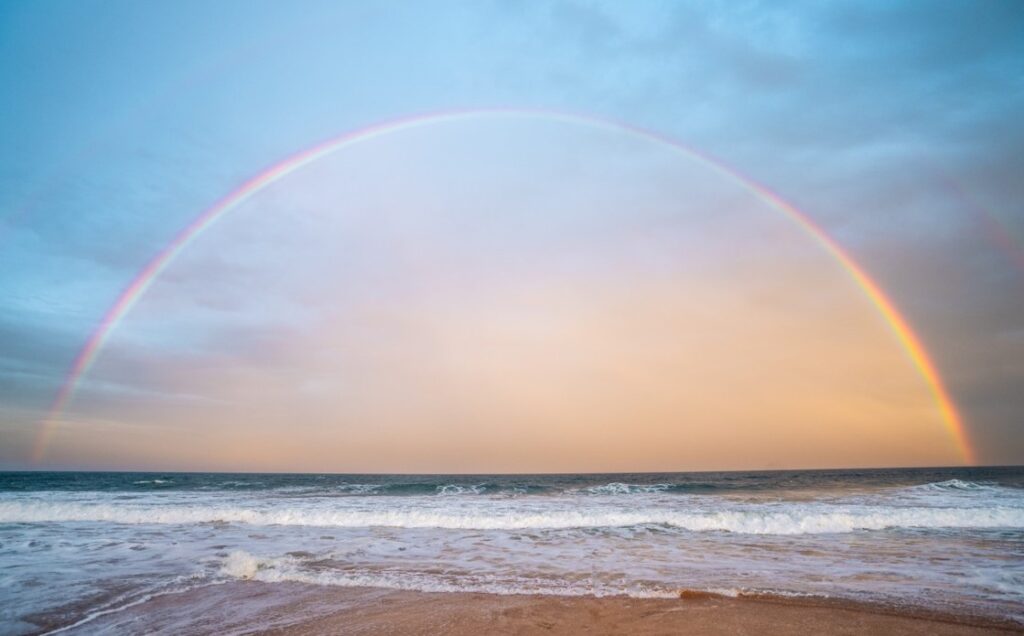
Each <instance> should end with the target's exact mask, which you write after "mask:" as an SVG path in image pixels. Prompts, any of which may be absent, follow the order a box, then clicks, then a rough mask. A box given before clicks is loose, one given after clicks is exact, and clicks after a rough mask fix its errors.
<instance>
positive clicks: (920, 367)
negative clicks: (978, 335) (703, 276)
mask: <svg viewBox="0 0 1024 636" xmlns="http://www.w3.org/2000/svg"><path fill="white" fill-rule="evenodd" d="M499 116H501V117H538V118H544V119H548V120H554V121H562V122H566V123H570V124H575V125H582V126H589V127H592V128H601V129H606V130H611V131H618V132H628V133H631V134H633V135H636V136H638V137H642V138H645V139H649V140H651V141H655V142H659V143H661V144H665V145H667V146H669V147H671V148H672V149H673V150H674V151H676V152H678V153H680V154H682V155H685V156H687V157H689V158H691V159H696V160H697V161H699V162H701V163H702V164H704V165H706V166H708V167H710V168H712V169H714V170H715V171H717V172H719V173H721V174H724V175H726V176H728V177H730V178H732V179H734V180H735V181H737V182H738V183H740V184H741V185H742V186H743V187H744V188H746V189H747V190H748V191H750V192H752V193H754V194H755V195H757V196H758V197H760V198H761V199H762V200H764V201H765V202H766V203H768V204H769V205H770V206H771V207H773V208H775V209H776V210H778V211H779V212H781V213H783V214H784V215H785V216H787V217H788V218H790V219H791V220H793V221H794V222H796V224H797V225H799V226H800V227H801V228H802V229H803V230H804V231H805V232H806V233H807V234H808V235H810V236H811V237H813V238H814V239H815V240H816V241H817V243H818V244H819V245H820V246H821V247H822V248H823V249H824V250H825V251H826V252H828V254H829V255H831V256H832V258H834V259H835V260H836V261H837V262H838V263H839V264H840V265H841V266H842V267H843V269H844V270H846V272H847V274H849V276H850V277H851V278H852V279H853V281H854V282H855V283H856V284H857V286H858V287H860V288H861V290H863V292H864V294H865V295H866V296H867V297H868V298H869V299H870V301H871V302H872V303H873V304H874V305H875V307H876V308H877V309H878V311H879V313H880V314H881V315H882V318H883V319H884V320H885V322H886V323H887V324H888V325H889V326H890V328H891V329H892V332H893V333H894V335H895V336H896V338H897V340H898V341H899V343H900V345H901V346H902V347H903V349H904V351H905V352H906V353H907V355H908V357H909V358H910V360H911V362H912V363H913V365H914V367H915V368H916V369H917V371H918V373H920V375H921V377H922V378H923V379H924V381H925V383H926V384H927V386H928V388H929V389H930V390H931V392H932V394H933V395H934V397H935V401H936V403H937V405H938V408H939V411H940V413H941V416H942V419H943V422H944V424H945V426H946V429H947V430H948V433H949V435H950V436H951V437H952V440H953V442H954V443H955V445H956V447H957V448H958V450H959V452H960V453H961V455H962V457H963V459H964V461H965V462H967V463H974V452H973V450H972V447H971V445H970V443H969V440H968V438H967V434H966V431H965V430H964V425H963V422H962V421H961V418H960V416H959V414H958V412H957V410H956V407H955V406H954V404H953V400H952V398H950V396H949V393H948V392H947V391H946V388H945V386H944V385H943V382H942V379H941V378H940V377H939V374H938V372H937V371H936V369H935V365H934V364H933V363H932V361H931V358H930V356H929V355H928V352H927V351H926V350H925V348H924V347H923V346H922V344H921V341H920V339H919V338H918V337H917V335H916V334H915V333H914V332H913V331H912V330H911V328H910V326H909V324H908V323H907V321H906V319H904V318H903V316H902V315H901V314H900V312H899V311H898V310H897V309H896V307H895V305H894V304H893V302H892V301H891V300H890V299H889V298H888V296H886V294H885V293H884V292H883V291H882V289H881V287H880V286H879V285H878V284H877V283H876V282H875V281H874V280H872V279H871V278H870V277H869V276H868V275H867V273H865V272H864V270H863V269H862V268H861V267H860V266H859V265H857V263H856V262H854V260H853V259H852V258H851V257H850V256H849V255H848V254H847V253H846V252H845V251H844V250H843V249H842V248H841V247H840V246H839V244H838V243H836V242H835V241H834V240H833V239H832V238H831V237H830V236H829V235H828V234H826V232H825V231H824V230H823V229H822V228H821V227H820V226H818V225H817V224H815V223H814V222H813V221H812V220H811V219H810V218H809V217H808V216H807V215H806V214H804V213H803V212H801V211H800V210H798V209H797V208H795V207H793V206H792V205H790V204H789V203H787V202H786V201H784V200H783V199H782V198H781V197H780V196H779V195H777V194H775V193H774V192H772V191H771V190H769V189H768V188H766V187H764V186H763V185H761V184H759V183H758V182H757V181H755V180H753V179H751V178H749V177H746V176H744V175H742V174H740V173H738V172H737V171H736V170H734V169H732V168H729V167H727V166H726V165H725V164H723V163H722V162H720V161H718V160H717V159H714V158H713V157H711V156H709V155H707V154H704V153H702V152H699V151H697V150H695V149H693V148H690V147H688V146H686V145H684V144H682V143H680V142H678V141H676V140H674V139H672V138H670V137H666V136H664V135H661V134H659V133H656V132H654V131H652V130H648V129H645V128H641V127H638V126H633V125H630V124H625V123H621V122H617V121H613V120H610V119H606V118H602V117H596V116H591V115H581V114H576V113H567V112H562V111H551V110H540V109H518V108H515V109H513V108H494V109H474V110H456V111H444V112H438V113H430V114H424V115H416V116H412V117H406V118H402V119H395V120H391V121H387V122H383V123H380V124H376V125H373V126H369V127H366V128H361V129H358V130H354V131H351V132H348V133H345V134H343V135H340V136H337V137H333V138H331V139H328V140H327V141H324V142H322V143H319V144H317V145H315V146H313V147H311V148H308V149H306V150H303V151H301V152H298V153H296V154H294V155H291V156H290V157H288V158H286V159H284V160H283V161H280V162H278V163H276V164H274V165H273V166H271V167H269V168H267V169H266V170H264V171H263V172H260V173H259V174H257V175H256V176H254V177H253V178H251V179H249V180H248V181H246V182H245V183H243V184H241V185H240V186H239V187H238V188H236V189H235V190H233V191H231V192H230V193H228V194H227V195H226V196H224V197H223V198H221V199H220V200H218V201H217V202H215V203H214V204H213V205H212V206H210V207H209V208H208V209H206V211H204V212H203V213H202V214H200V215H199V216H198V217H196V218H195V220H193V221H192V222H191V223H190V224H189V225H188V226H186V227H185V228H184V229H182V230H181V231H180V232H178V234H177V235H176V236H175V237H174V239H173V240H171V242H170V243H168V244H167V246H166V247H165V248H164V249H163V250H162V251H161V252H160V253H159V254H157V255H156V256H155V257H154V258H153V259H152V260H151V261H149V263H148V264H147V265H146V266H145V267H144V268H143V269H142V271H140V272H139V273H138V274H137V275H136V276H135V278H134V279H132V281H131V283H130V284H129V285H128V286H127V287H126V288H125V290H124V291H123V292H121V295H120V296H119V297H118V299H117V301H116V302H115V303H114V304H113V305H112V306H111V307H110V309H109V310H108V311H107V313H106V314H105V315H104V316H103V318H102V319H101V320H100V322H99V324H98V326H97V327H96V329H95V330H94V331H93V333H92V335H91V336H90V337H89V339H88V340H87V341H86V343H85V345H84V346H83V347H82V349H81V351H80V352H79V353H78V355H77V356H76V357H75V359H74V361H73V363H72V365H71V368H70V370H69V371H68V375H67V377H66V379H65V381H64V383H63V384H62V385H61V388H60V390H59V391H58V392H57V395H56V397H55V399H54V401H53V404H52V406H51V408H50V410H49V412H48V413H47V416H46V418H45V419H44V420H43V421H42V423H41V424H40V427H39V431H38V433H37V436H36V440H35V444H34V446H33V451H32V459H33V460H34V461H39V460H40V459H42V458H43V456H44V455H45V453H46V447H47V445H48V443H49V441H50V439H51V438H52V437H53V434H54V431H55V430H56V426H57V422H58V421H59V419H60V416H61V413H62V412H63V411H64V408H65V407H66V406H67V403H68V401H69V400H70V399H71V396H72V395H73V394H74V392H75V388H76V387H77V385H78V383H79V381H80V380H81V378H82V376H83V375H84V374H85V373H86V372H87V371H88V370H89V367H90V366H91V365H92V364H93V362H94V361H95V360H96V357H97V355H98V354H99V352H100V350H101V349H102V347H103V344H104V342H105V341H106V340H107V338H108V337H109V335H110V334H111V332H113V330H114V329H115V328H116V327H117V325H118V323H119V322H120V321H121V320H122V319H123V318H124V316H125V315H126V314H127V313H128V312H129V311H131V309H132V307H133V306H134V305H135V303H136V302H138V300H139V298H141V297H142V295H143V294H145V292H146V290H147V289H148V288H149V286H150V285H151V284H152V283H153V281H154V280H155V279H156V278H157V277H158V276H159V275H160V273H161V272H162V271H163V270H164V269H165V268H166V267H167V266H168V265H169V264H170V263H171V262H172V261H173V260H174V259H175V257H177V255H178V254H180V253H181V252H182V251H183V250H184V249H185V248H186V247H187V246H188V245H189V244H190V243H191V242H192V241H193V240H195V239H196V237H198V236H199V235H200V234H201V233H202V232H203V231H204V230H206V229H207V228H209V227H211V226H212V225H213V224H214V223H216V222H217V221H218V220H219V219H220V218H222V217H223V216H224V215H225V214H227V213H228V212H230V211H231V210H234V209H236V208H238V207H239V206H240V205H241V204H242V203H244V202H245V201H247V200H248V199H249V198H251V197H252V196H254V195H255V194H256V193H258V192H260V191H261V190H262V189H263V188H265V187H267V186H268V185H270V184H272V183H274V182H276V181H278V180H279V179H281V178H283V177H285V176H287V175H289V174H291V173H293V172H295V171H296V170H299V169H301V168H302V167H304V166H306V165H308V164H310V163H312V162H314V161H316V160H318V159H320V158H322V157H325V156H327V155H329V154H331V153H334V152H337V151H339V150H341V149H342V148H349V147H351V146H353V145H355V144H358V143H361V142H365V141H370V140H372V139H374V138H377V137H380V136H383V135H389V134H392V133H397V132H401V131H403V130H408V129H410V128H416V127H419V126H426V125H430V124H437V123H442V122H447V121H454V120H463V119H471V118H484V117H499Z"/></svg>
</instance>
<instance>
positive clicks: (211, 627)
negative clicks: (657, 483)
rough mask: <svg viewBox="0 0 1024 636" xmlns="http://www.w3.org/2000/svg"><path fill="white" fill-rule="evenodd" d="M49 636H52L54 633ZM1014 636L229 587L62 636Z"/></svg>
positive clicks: (633, 608)
mask: <svg viewBox="0 0 1024 636" xmlns="http://www.w3.org/2000/svg"><path fill="white" fill-rule="evenodd" d="M47 628H49V629H54V628H59V626H58V625H56V624H51V625H49V626H47ZM140 629H145V631H147V632H149V633H179V634H209V633H224V632H244V633H265V634H279V635H281V636H309V635H313V634H439V633H444V634H454V635H456V636H458V635H461V634H465V635H470V634H473V635H475V634H481V633H487V634H523V635H530V634H580V633H585V634H624V633H628V634H637V635H639V636H644V635H647V634H694V635H700V636H705V635H706V636H717V635H719V634H721V635H725V634H780V635H794V636H807V635H808V634H888V635H896V636H898V635H908V636H911V635H924V634H934V635H939V636H981V635H996V634H1021V633H1024V625H1021V624H1019V623H1014V622H1011V621H1009V620H1001V619H997V618H991V617H985V616H966V615H955V614H942V613H940V612H935V611H931V610H921V609H917V608H907V609H903V608H895V607H885V606H881V605H872V604H865V603H858V602H850V601H845V600H840V599H817V598H814V599H809V598H788V597H779V596H768V595H753V596H741V597H738V598H732V597H728V596H725V595H718V594H713V593H699V592H694V593H688V594H683V595H682V597H681V598H674V599H665V598H631V597H626V596H608V597H595V596H556V595H515V594H512V595H504V594H490V593H475V592H416V591H406V590H392V589H384V588H368V587H331V586H320V585H313V584H301V583H279V584H271V583H263V582H258V581H234V582H230V583H225V584H220V585H211V586H203V587H198V588H193V589H190V590H187V591H184V592H180V593H173V594H164V595H159V596H155V597H153V598H152V599H150V600H148V601H146V602H144V603H140V604H138V605H134V606H131V607H127V608H126V609H124V610H122V611H117V612H111V613H108V614H104V615H102V616H97V617H96V618H95V619H94V620H90V621H89V622H88V623H83V624H81V625H80V626H79V627H77V628H73V629H70V630H68V631H66V632H62V633H68V634H75V633H90V632H93V631H102V632H104V633H137V631H138V630H140Z"/></svg>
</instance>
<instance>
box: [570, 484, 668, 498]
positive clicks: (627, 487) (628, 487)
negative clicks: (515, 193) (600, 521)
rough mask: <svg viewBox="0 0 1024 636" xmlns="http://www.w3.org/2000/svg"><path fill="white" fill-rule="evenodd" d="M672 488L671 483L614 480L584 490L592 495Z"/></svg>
mask: <svg viewBox="0 0 1024 636" xmlns="http://www.w3.org/2000/svg"><path fill="white" fill-rule="evenodd" d="M669 488H671V486H670V485H669V484H623V483H621V482H612V483H610V484H604V485H601V486H591V487H589V488H584V489H583V492H585V493H587V494H590V495H632V494H636V493H654V492H664V491H666V490H668V489H669Z"/></svg>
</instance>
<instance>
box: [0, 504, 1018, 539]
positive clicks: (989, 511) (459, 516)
mask: <svg viewBox="0 0 1024 636" xmlns="http://www.w3.org/2000/svg"><path fill="white" fill-rule="evenodd" d="M50 522H105V523H119V524H196V523H236V524H248V525H256V526H273V525H284V526H316V527H342V528H344V527H347V528H365V527H393V528H445V529H466V530H527V529H572V528H615V527H632V526H662V527H668V528H676V529H680V530H686V531H691V532H710V531H720V532H732V533H737V534H777V535H799V534H825V533H843V532H853V531H858V530H883V529H888V528H939V529H941V528H1019V527H1024V508H1021V507H988V508H969V507H947V508H938V507H920V506H917V507H887V506H838V505H820V504H788V505H781V506H751V507H747V508H738V509H732V510H717V511H693V510H685V509H684V510H667V509H664V508H656V507H649V508H634V509H628V510H623V509H615V508H591V509H586V508H582V509H581V508H575V509H573V508H569V507H567V506H560V507H553V506H546V507H543V508H538V507H510V506H474V507H465V506H464V507H461V508H460V507H442V506H432V507H426V506H403V507H394V508H375V509H365V508H347V509H346V508H344V507H336V506H331V505H330V504H329V503H324V504H323V505H319V506H305V507H287V506H275V507H272V508H263V509H255V508H246V507H243V506H237V505H216V504H213V505H211V504H164V505H146V504H116V505H115V504H107V503H101V504H95V503H81V502H74V501H69V502H42V501H5V502H0V523H50Z"/></svg>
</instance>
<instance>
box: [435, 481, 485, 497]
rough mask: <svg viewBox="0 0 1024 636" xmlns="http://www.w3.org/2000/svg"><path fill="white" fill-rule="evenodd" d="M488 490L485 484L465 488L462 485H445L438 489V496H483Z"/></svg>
mask: <svg viewBox="0 0 1024 636" xmlns="http://www.w3.org/2000/svg"><path fill="white" fill-rule="evenodd" d="M486 490H487V486H485V485H483V484H477V485H473V486H464V485H461V484H445V485H444V486H438V487H437V494H439V495H479V494H483V493H484V492H485V491H486Z"/></svg>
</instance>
